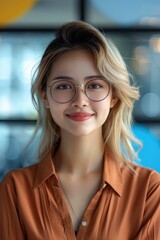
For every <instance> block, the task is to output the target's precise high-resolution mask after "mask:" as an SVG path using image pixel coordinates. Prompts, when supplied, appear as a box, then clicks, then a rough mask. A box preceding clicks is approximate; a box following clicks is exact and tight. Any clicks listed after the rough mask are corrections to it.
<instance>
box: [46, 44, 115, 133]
mask: <svg viewBox="0 0 160 240" xmlns="http://www.w3.org/2000/svg"><path fill="white" fill-rule="evenodd" d="M100 76H101V74H100V72H99V71H98V69H97V66H96V63H95V60H94V57H93V56H92V54H91V53H90V52H88V51H87V50H82V49H79V50H72V51H68V52H65V53H63V54H62V55H61V56H60V57H59V58H58V59H57V60H56V61H55V63H54V64H53V66H52V71H51V73H50V76H49V79H48V82H47V85H48V86H50V85H52V84H53V83H54V82H55V81H56V82H59V81H62V80H65V81H66V79H67V81H68V80H69V81H70V82H72V83H74V84H75V85H82V84H83V85H85V84H87V83H88V82H89V81H90V80H95V81H96V79H98V78H100ZM101 77H102V76H101ZM43 99H44V103H45V106H46V108H49V109H50V112H51V115H52V117H53V120H54V121H55V122H56V124H57V125H58V126H59V127H60V129H61V134H63V133H64V132H67V133H69V134H71V135H73V136H84V135H87V134H90V133H92V132H93V131H95V132H97V133H98V132H99V131H101V130H102V125H103V124H104V122H105V121H106V119H107V117H108V114H109V111H110V109H111V108H112V107H113V106H114V105H115V103H116V102H117V98H116V97H113V93H112V89H110V92H109V94H108V96H107V97H106V98H105V99H104V100H102V101H99V102H94V101H92V100H90V99H89V98H88V97H87V96H86V95H85V93H84V92H83V89H82V88H81V87H78V88H77V92H76V95H75V96H74V97H73V99H72V100H71V101H70V102H67V103H63V104H62V103H58V102H56V101H55V100H54V99H53V98H52V96H51V92H50V87H47V91H46V92H44V93H43Z"/></svg>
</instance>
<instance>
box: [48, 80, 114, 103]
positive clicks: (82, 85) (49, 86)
mask: <svg viewBox="0 0 160 240" xmlns="http://www.w3.org/2000/svg"><path fill="white" fill-rule="evenodd" d="M100 80H101V81H104V82H106V83H107V84H108V85H109V90H108V93H107V95H106V96H105V97H104V98H102V99H101V100H93V99H91V98H90V97H89V96H88V95H87V92H86V87H87V85H88V84H89V83H90V82H92V81H94V80H90V81H88V82H87V83H86V84H85V85H84V84H74V83H73V82H72V81H70V80H66V82H69V83H71V84H72V85H73V86H74V88H75V93H74V94H73V97H72V98H71V99H70V100H69V101H65V102H60V101H57V100H56V99H55V98H54V97H53V96H52V86H53V85H54V84H56V83H57V82H60V81H56V82H53V83H52V84H50V85H48V86H47V87H48V88H50V95H51V97H52V99H53V100H54V101H55V102H57V103H60V104H65V103H69V102H71V101H72V100H73V99H74V97H75V96H76V94H77V88H81V90H82V91H83V93H84V94H85V95H86V96H87V97H88V99H89V100H91V101H92V102H101V101H103V100H104V99H106V98H107V97H108V95H109V93H110V90H111V84H110V83H108V82H107V81H106V80H104V79H100Z"/></svg>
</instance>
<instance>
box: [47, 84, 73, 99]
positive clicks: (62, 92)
mask: <svg viewBox="0 0 160 240" xmlns="http://www.w3.org/2000/svg"><path fill="white" fill-rule="evenodd" d="M50 91H51V96H52V98H53V99H54V100H55V101H56V102H59V103H67V102H69V101H71V100H72V98H73V97H74V95H75V92H76V90H75V86H74V84H73V83H72V82H69V81H58V82H55V83H53V85H52V86H51V88H50Z"/></svg>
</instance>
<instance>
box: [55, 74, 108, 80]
mask: <svg viewBox="0 0 160 240" xmlns="http://www.w3.org/2000/svg"><path fill="white" fill-rule="evenodd" d="M97 78H98V79H105V78H104V77H103V76H102V75H93V76H88V77H85V80H92V79H93V80H94V79H97ZM62 79H63V80H72V81H75V80H76V79H74V78H72V77H68V76H57V77H55V78H52V79H51V81H54V80H62Z"/></svg>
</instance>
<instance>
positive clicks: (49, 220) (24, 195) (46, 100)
mask: <svg viewBox="0 0 160 240" xmlns="http://www.w3.org/2000/svg"><path fill="white" fill-rule="evenodd" d="M32 96H33V100H34V103H35V105H36V108H37V111H38V125H37V129H36V131H38V129H39V128H41V129H42V134H41V141H40V146H39V153H38V159H39V162H38V163H37V164H35V165H32V166H29V167H26V168H24V169H20V170H14V171H12V172H11V173H9V174H7V175H6V176H5V177H4V179H3V181H2V183H1V186H0V206H1V216H0V239H2V240H9V239H11V240H22V239H29V240H42V239H43V240H54V239H55V240H67V239H68V240H75V239H78V240H84V239H86V240H106V239H107V240H117V239H123V240H159V239H160V205H159V203H160V176H159V174H158V173H156V172H155V171H153V170H150V169H146V168H142V167H140V166H137V165H135V164H133V160H135V159H136V157H137V154H136V153H135V152H134V149H133V148H132V142H136V143H139V142H138V140H137V139H136V138H135V137H134V136H133V134H132V132H131V120H132V109H133V104H134V101H135V100H137V99H138V98H139V92H138V89H137V88H136V87H135V86H133V85H132V84H131V83H130V75H129V73H128V71H127V69H126V66H125V63H124V61H123V60H122V57H121V55H120V53H119V52H118V50H117V49H116V47H115V46H114V45H113V43H112V42H111V41H110V40H108V39H106V38H105V36H104V35H103V34H101V33H100V32H99V31H98V30H97V29H96V28H94V27H93V26H91V25H89V24H87V23H84V22H71V23H67V24H65V25H63V26H62V27H61V28H60V29H59V31H58V32H57V35H56V37H55V39H54V40H53V41H52V42H51V43H50V44H49V46H48V47H47V49H46V51H45V52H44V55H43V57H42V60H41V62H40V65H39V69H38V72H37V75H36V78H35V81H34V82H33V86H32Z"/></svg>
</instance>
